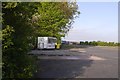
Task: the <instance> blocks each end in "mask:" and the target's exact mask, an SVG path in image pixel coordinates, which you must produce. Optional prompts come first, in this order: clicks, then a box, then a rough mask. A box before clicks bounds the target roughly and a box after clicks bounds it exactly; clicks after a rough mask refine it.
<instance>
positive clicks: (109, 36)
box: [62, 2, 118, 42]
mask: <svg viewBox="0 0 120 80" xmlns="http://www.w3.org/2000/svg"><path fill="white" fill-rule="evenodd" d="M77 4H78V11H80V13H81V14H80V15H79V17H78V18H76V19H75V22H74V24H73V25H72V28H71V29H70V31H69V32H68V34H66V36H65V37H64V38H62V40H67V41H77V42H79V41H107V42H118V3H117V2H78V3H77Z"/></svg>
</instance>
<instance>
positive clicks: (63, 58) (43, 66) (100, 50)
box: [31, 47, 118, 78]
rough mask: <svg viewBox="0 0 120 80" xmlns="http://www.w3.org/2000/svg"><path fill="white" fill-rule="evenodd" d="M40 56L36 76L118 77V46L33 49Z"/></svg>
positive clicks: (33, 52)
mask: <svg viewBox="0 0 120 80" xmlns="http://www.w3.org/2000/svg"><path fill="white" fill-rule="evenodd" d="M31 53H32V54H34V55H37V56H38V61H37V68H38V72H36V73H35V74H34V77H35V78H118V48H117V47H86V48H71V49H69V50H68V49H67V50H33V51H32V52H31Z"/></svg>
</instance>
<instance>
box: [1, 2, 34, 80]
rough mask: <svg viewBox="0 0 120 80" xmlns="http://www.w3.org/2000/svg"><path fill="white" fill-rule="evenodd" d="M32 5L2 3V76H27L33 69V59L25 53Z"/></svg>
mask: <svg viewBox="0 0 120 80" xmlns="http://www.w3.org/2000/svg"><path fill="white" fill-rule="evenodd" d="M32 5H33V3H16V2H15V3H9V2H5V3H3V4H2V13H3V25H2V27H3V30H2V35H3V40H2V49H3V57H2V58H3V69H2V70H3V78H29V77H31V76H32V72H33V70H35V69H34V67H33V63H32V62H33V59H30V57H29V56H28V55H27V52H28V51H29V41H30V39H29V38H30V37H31V36H32V35H31V32H32V31H33V28H32V25H31V24H30V23H31V21H30V19H31V16H32V15H33V14H34V12H35V9H34V7H32ZM31 8H33V9H31Z"/></svg>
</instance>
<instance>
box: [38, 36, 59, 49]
mask: <svg viewBox="0 0 120 80" xmlns="http://www.w3.org/2000/svg"><path fill="white" fill-rule="evenodd" d="M56 46H57V38H55V37H38V43H37V48H38V49H55V48H56Z"/></svg>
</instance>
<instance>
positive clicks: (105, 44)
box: [80, 41, 119, 46]
mask: <svg viewBox="0 0 120 80" xmlns="http://www.w3.org/2000/svg"><path fill="white" fill-rule="evenodd" d="M80 45H92V46H118V45H119V43H115V42H104V41H90V42H88V41H85V42H83V41H81V42H80Z"/></svg>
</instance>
